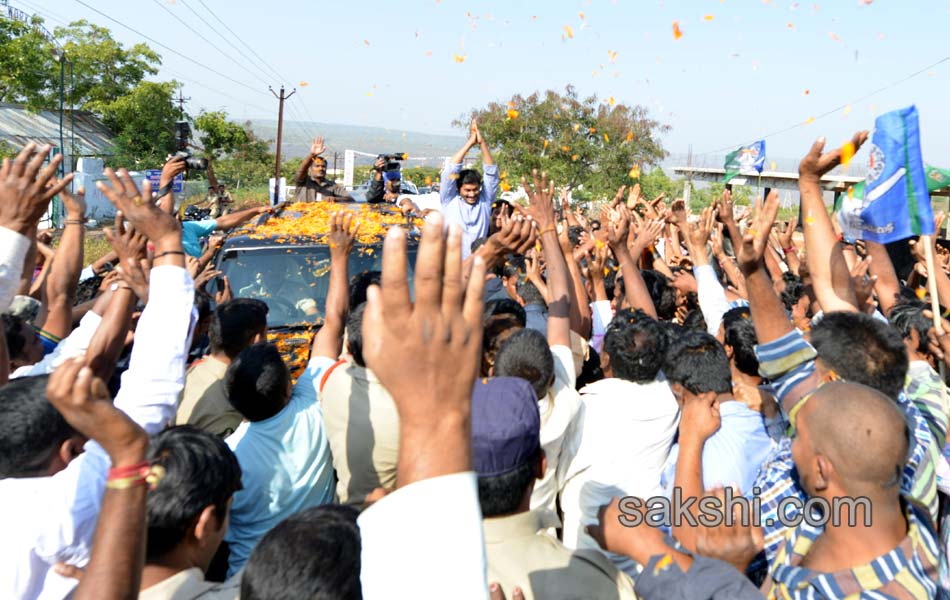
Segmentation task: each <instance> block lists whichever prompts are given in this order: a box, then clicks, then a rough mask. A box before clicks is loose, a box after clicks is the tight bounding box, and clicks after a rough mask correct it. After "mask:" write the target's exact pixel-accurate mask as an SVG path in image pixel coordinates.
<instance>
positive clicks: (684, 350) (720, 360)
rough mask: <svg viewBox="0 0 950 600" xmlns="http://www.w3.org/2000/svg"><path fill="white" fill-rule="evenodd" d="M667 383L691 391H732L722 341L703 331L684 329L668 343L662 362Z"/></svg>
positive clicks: (730, 374) (727, 362)
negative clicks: (670, 344) (676, 384)
mask: <svg viewBox="0 0 950 600" xmlns="http://www.w3.org/2000/svg"><path fill="white" fill-rule="evenodd" d="M663 374H664V375H666V378H667V379H668V380H669V382H670V383H671V384H672V383H678V384H680V385H682V386H683V387H684V388H686V389H687V390H689V391H690V392H692V393H694V394H703V393H706V392H715V393H716V394H728V393H730V392H731V391H732V372H731V371H730V370H729V357H727V356H726V350H725V349H724V348H723V347H722V344H720V343H719V341H718V340H717V339H716V338H714V337H713V336H711V335H709V334H708V333H705V332H703V331H685V332H683V334H682V335H681V336H680V337H679V338H678V339H677V340H676V341H675V342H674V343H673V345H672V346H670V350H669V352H668V353H667V355H666V362H664V364H663Z"/></svg>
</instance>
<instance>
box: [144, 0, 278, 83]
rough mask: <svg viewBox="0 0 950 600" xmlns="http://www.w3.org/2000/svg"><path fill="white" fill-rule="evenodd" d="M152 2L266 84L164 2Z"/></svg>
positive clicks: (157, 0) (155, 0)
mask: <svg viewBox="0 0 950 600" xmlns="http://www.w3.org/2000/svg"><path fill="white" fill-rule="evenodd" d="M152 2H154V3H155V4H157V5H158V6H159V7H160V8H162V9H163V10H164V11H165V12H167V13H168V14H170V15H171V16H172V18H174V19H175V20H176V21H178V22H179V23H181V24H182V25H184V26H185V27H187V28H188V30H189V31H191V32H192V33H194V34H195V35H197V36H198V37H199V38H201V39H202V40H204V42H205V43H206V44H208V45H209V46H211V47H212V48H214V49H215V50H217V51H218V52H219V53H221V55H222V56H224V57H225V58H227V59H228V60H230V61H231V62H233V63H234V64H236V65H237V66H238V67H239V68H241V69H243V70H244V72H245V73H247V74H248V75H250V76H251V77H256V78H257V79H259V80H260V81H261V83H264V84H265V85H266V84H267V80H266V79H261V77H260V76H259V75H257V74H256V73H252V72H251V71H249V70H248V69H247V67H246V66H244V65H242V64H241V63H240V62H238V61H237V60H236V59H235V58H234V57H233V56H231V55H230V54H228V53H227V52H225V51H224V50H222V49H221V48H219V47H218V46H217V45H216V44H215V43H214V42H212V41H211V40H209V39H208V38H206V37H205V36H203V35H202V34H201V32H199V31H198V30H197V29H195V28H194V27H192V26H191V25H189V24H188V22H187V21H185V20H184V19H182V18H181V17H179V16H178V15H176V14H175V13H174V12H173V11H172V9H170V8H168V6H166V5H165V4H162V3H161V2H160V1H159V0H152Z"/></svg>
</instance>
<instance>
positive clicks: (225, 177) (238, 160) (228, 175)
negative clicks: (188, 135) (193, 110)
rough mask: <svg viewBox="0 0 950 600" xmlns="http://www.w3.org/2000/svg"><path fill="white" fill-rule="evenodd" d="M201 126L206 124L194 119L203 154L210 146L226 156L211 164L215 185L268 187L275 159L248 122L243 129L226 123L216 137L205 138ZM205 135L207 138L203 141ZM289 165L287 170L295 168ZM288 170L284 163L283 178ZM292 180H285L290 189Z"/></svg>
mask: <svg viewBox="0 0 950 600" xmlns="http://www.w3.org/2000/svg"><path fill="white" fill-rule="evenodd" d="M203 124H206V123H205V120H204V119H202V115H199V116H198V118H197V119H195V126H196V127H198V128H199V136H198V137H199V140H200V141H201V142H202V143H203V144H204V145H205V151H206V152H207V151H208V148H209V144H210V147H211V148H213V149H214V148H217V150H218V151H220V152H222V153H223V152H227V154H226V155H225V156H224V157H223V158H221V159H217V158H216V159H215V161H214V173H215V176H216V177H217V178H218V181H220V182H221V183H224V184H225V185H227V186H229V187H238V186H242V185H244V186H246V185H267V180H268V179H269V178H271V177H273V175H274V161H275V156H274V153H273V152H271V151H270V143H269V142H268V141H267V140H262V139H260V138H258V137H257V136H255V135H254V132H253V131H252V130H251V124H250V122H248V123H245V124H244V125H243V126H240V125H236V124H235V123H230V122H228V125H229V126H223V127H220V128H219V129H218V133H216V134H206V132H205V130H204V129H203V127H202V125H203ZM217 125H220V123H218V124H217ZM235 127H236V128H237V129H238V130H240V132H241V133H238V131H237V130H235V129H234V128H235ZM225 132H226V133H225ZM206 135H207V136H208V137H204V136H206ZM215 140H217V141H215ZM290 163H291V164H290V165H289V166H292V167H293V168H294V169H296V168H297V165H298V161H290ZM287 166H288V162H287V161H284V162H283V163H282V164H281V174H282V175H283V174H284V173H286V167H287ZM292 179H293V176H292V175H291V176H289V177H288V179H287V181H288V183H289V184H290V185H293V182H292Z"/></svg>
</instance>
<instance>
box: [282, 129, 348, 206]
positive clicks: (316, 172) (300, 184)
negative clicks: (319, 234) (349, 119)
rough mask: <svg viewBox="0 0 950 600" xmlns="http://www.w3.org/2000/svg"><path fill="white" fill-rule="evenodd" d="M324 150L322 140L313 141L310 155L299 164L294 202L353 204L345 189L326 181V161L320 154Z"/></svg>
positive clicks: (333, 182)
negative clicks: (326, 201)
mask: <svg viewBox="0 0 950 600" xmlns="http://www.w3.org/2000/svg"><path fill="white" fill-rule="evenodd" d="M325 150H326V147H325V146H324V144H323V138H322V137H318V138H317V139H315V140H313V145H312V146H310V154H309V155H308V156H307V158H305V159H304V160H303V162H302V163H300V168H299V169H297V176H296V177H295V178H294V185H296V186H297V189H296V190H294V201H295V202H319V201H321V200H328V201H330V202H353V196H351V195H350V193H349V192H348V191H346V188H345V187H343V186H342V185H339V184H338V183H336V182H335V181H332V180H330V179H327V159H325V158H323V156H321V154H323V152H324V151H325Z"/></svg>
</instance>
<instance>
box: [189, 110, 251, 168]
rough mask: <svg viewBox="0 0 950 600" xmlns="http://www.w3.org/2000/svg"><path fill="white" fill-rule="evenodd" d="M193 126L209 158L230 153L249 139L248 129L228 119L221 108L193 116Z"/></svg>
mask: <svg viewBox="0 0 950 600" xmlns="http://www.w3.org/2000/svg"><path fill="white" fill-rule="evenodd" d="M195 128H196V129H197V130H198V131H197V134H198V141H199V142H200V143H201V145H202V146H203V147H204V153H205V156H206V157H207V158H210V159H217V158H219V157H220V156H222V155H224V154H232V153H234V152H236V151H237V150H238V149H240V148H242V147H243V146H244V145H246V144H247V143H248V141H249V136H248V134H249V131H248V130H247V129H245V128H244V127H242V126H241V125H238V124H237V123H234V122H232V121H228V115H227V113H226V112H224V111H223V110H219V111H214V112H204V111H202V112H201V114H199V115H198V116H197V117H195Z"/></svg>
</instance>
